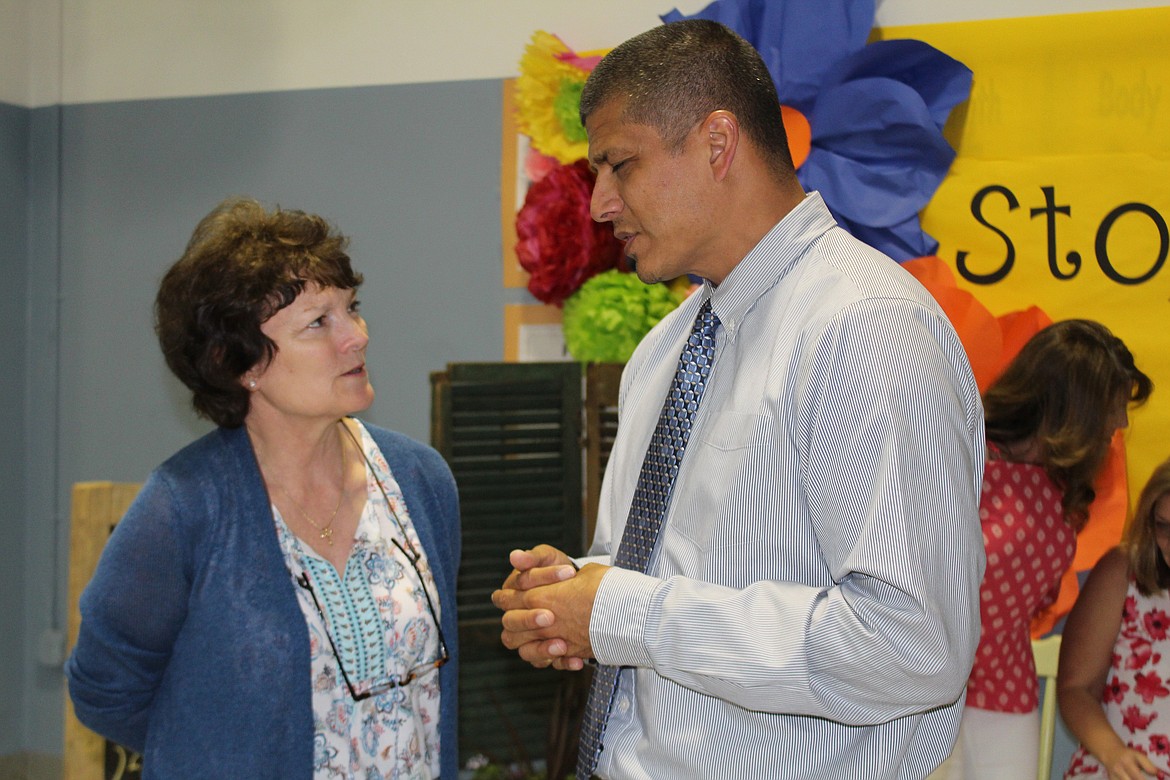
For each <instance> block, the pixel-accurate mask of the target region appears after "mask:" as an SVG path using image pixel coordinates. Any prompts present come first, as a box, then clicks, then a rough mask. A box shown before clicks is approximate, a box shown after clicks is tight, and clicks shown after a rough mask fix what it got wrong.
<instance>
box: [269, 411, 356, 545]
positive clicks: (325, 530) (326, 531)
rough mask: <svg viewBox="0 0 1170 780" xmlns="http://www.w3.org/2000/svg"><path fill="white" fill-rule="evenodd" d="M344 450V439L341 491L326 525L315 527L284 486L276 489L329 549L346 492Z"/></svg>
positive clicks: (342, 441) (343, 442) (343, 441)
mask: <svg viewBox="0 0 1170 780" xmlns="http://www.w3.org/2000/svg"><path fill="white" fill-rule="evenodd" d="M344 424H345V423H342V425H344ZM346 449H348V448H347V447H346V442H345V439H341V491H340V493H339V494H338V496H337V506H335V507H333V514H332V515H330V516H329V522H328V523H326V524H325V525H317V524H316V523H314V522H313V518H311V517H309V513H308V512H306V511H305V508H304V507H303V506H301V505H300V504H299V503H298V502H297V500H296V499H295V498H293V497H292V494H291V493H289V492H288V491H287V490H285V489H284V485H279V486H278V487H280V492H281V493H284V495H285V496H286V497H287V498H288V500H289V501H291V502H292V505H293V506H295V507H296V508H297V511H298V512H300V513H301V516H302V517H304V518H305V520H306V521H308V523H309V525H311V526H313V528H315V529H316V530H317V532H318V533H319V534H320V536H321V538H322V539H324V540H325V541H326V542H327V543H328V544H329V546H330V547H332V546H333V521H334V520H336V519H337V513H338V512H339V511H341V504H342V502H343V501H344V500H345V494H346V492H347V491H346V489H345V476H346V475H345V451H346Z"/></svg>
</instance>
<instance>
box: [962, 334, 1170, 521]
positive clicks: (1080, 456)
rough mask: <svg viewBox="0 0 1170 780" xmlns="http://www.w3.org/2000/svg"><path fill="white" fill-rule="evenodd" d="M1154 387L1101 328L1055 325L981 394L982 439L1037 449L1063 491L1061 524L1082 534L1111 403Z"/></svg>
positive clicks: (1141, 397) (1106, 440) (1136, 399)
mask: <svg viewBox="0 0 1170 780" xmlns="http://www.w3.org/2000/svg"><path fill="white" fill-rule="evenodd" d="M1153 387H1154V385H1153V382H1151V381H1150V378H1149V377H1148V376H1146V375H1145V374H1144V373H1143V372H1142V371H1141V370H1140V369H1138V368H1137V367H1136V366H1135V365H1134V361H1133V355H1132V354H1130V351H1129V349H1128V348H1127V347H1126V346H1125V344H1124V343H1123V342H1122V341H1121V339H1119V338H1117V337H1116V336H1114V335H1113V334H1112V333H1111V332H1110V331H1109V329H1108V328H1106V327H1105V326H1104V325H1102V324H1100V323H1098V322H1093V321H1091V320H1063V321H1061V322H1056V323H1053V324H1052V325H1049V326H1048V327H1047V328H1044V329H1043V330H1041V331H1040V332H1039V333H1037V334H1036V335H1035V336H1033V337H1032V338H1031V339H1030V340H1029V341H1028V343H1027V344H1025V345H1024V347H1023V349H1021V350H1020V353H1019V354H1018V355H1016V357H1015V359H1013V360H1012V362H1011V363H1010V364H1009V365H1008V367H1007V369H1006V370H1005V371H1004V372H1003V374H1002V375H1001V376H1000V377H999V378H998V379H996V380H995V381H994V382H993V383H992V385H991V387H989V388H988V389H987V391H986V392H985V393H984V395H983V407H984V414H985V417H986V425H987V439H988V440H989V441H990V442H992V443H993V444H995V445H998V446H999V447H1001V448H1006V449H1011V448H1012V446H1013V445H1019V444H1024V443H1031V444H1034V445H1035V446H1036V447H1037V448H1038V451H1039V461H1038V462H1039V464H1040V465H1041V466H1043V467H1044V470H1045V471H1046V472H1047V473H1048V477H1049V478H1050V479H1051V480H1052V481H1053V482H1054V483H1055V484H1056V485H1057V486H1058V487H1059V488H1060V489H1061V491H1062V493H1063V498H1062V503H1063V505H1064V516H1065V520H1066V521H1067V522H1068V523H1069V525H1071V526H1072V527H1073V528H1075V529H1077V530H1080V529H1081V528H1082V527H1083V526H1084V524H1085V522H1086V521H1087V520H1088V518H1089V504H1091V503H1092V502H1093V499H1094V498H1095V496H1096V494H1095V492H1094V490H1093V481H1094V480H1095V479H1096V477H1097V472H1099V471H1100V470H1101V466H1102V465H1103V464H1104V462H1105V457H1106V455H1107V454H1108V453H1109V444H1110V440H1111V437H1112V435H1113V431H1112V430H1108V427H1109V420H1110V417H1111V413H1112V412H1113V410H1114V408H1115V407H1114V404H1116V403H1117V401H1118V400H1119V399H1125V400H1126V401H1127V402H1129V403H1142V402H1144V401H1145V400H1146V399H1147V398H1149V397H1150V393H1151V392H1152V391H1153Z"/></svg>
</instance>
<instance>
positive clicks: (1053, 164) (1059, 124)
mask: <svg viewBox="0 0 1170 780" xmlns="http://www.w3.org/2000/svg"><path fill="white" fill-rule="evenodd" d="M877 36H878V37H880V38H883V39H893V38H917V39H919V40H923V41H926V42H928V43H930V44H931V45H933V46H935V47H936V48H938V49H940V50H941V51H943V52H945V53H947V54H949V55H951V56H952V57H955V58H956V59H958V60H960V61H961V62H963V63H965V64H966V65H967V66H968V67H970V68H971V69H972V71H974V74H975V77H974V85H973V87H972V92H971V99H970V101H969V102H968V103H967V104H965V105H962V106H960V107H959V108H957V109H956V110H955V112H954V114H953V116H952V118H951V121H950V123H949V124H948V126H947V137H948V138H949V139H950V141H951V143H952V144H953V145H954V146H955V148H956V149H957V151H958V158H957V159H956V161H955V163H954V166H953V167H952V169H951V172H950V174H949V176H948V177H947V179H946V180H945V181H944V182H943V184H942V186H941V187H940V189H939V191H938V193H937V194H936V196H935V197H934V199H933V200H932V201H931V203H930V205H929V207H928V208H927V209H926V210H925V211H924V212H923V214H922V221H923V227H924V229H925V230H926V231H927V232H928V233H930V234H931V235H933V236H934V237H935V238H937V239H938V240H939V242H940V246H939V256H940V257H941V258H942V260H943V261H944V262H945V263H946V264H947V265H948V266H949V267H950V268H951V269H952V270H953V271H954V272H955V277H956V280H957V283H958V285H959V286H960V287H961V288H963V289H966V290H968V291H969V292H971V293H972V294H973V295H975V296H976V297H977V298H978V299H979V300H980V301H981V302H982V303H983V304H984V305H985V306H987V308H988V309H990V310H991V312H992V313H993V314H996V315H1000V314H1004V313H1007V312H1010V311H1016V310H1020V309H1024V308H1027V307H1028V306H1032V305H1036V306H1039V307H1040V308H1041V309H1043V310H1044V311H1045V312H1047V313H1048V315H1049V316H1051V317H1052V319H1054V320H1058V319H1067V318H1070V317H1085V318H1089V319H1094V320H1098V321H1100V322H1102V323H1104V324H1105V325H1107V326H1108V327H1109V328H1110V329H1111V330H1113V332H1114V333H1116V334H1117V335H1118V336H1119V337H1120V338H1122V339H1123V340H1124V341H1125V343H1126V344H1127V345H1128V346H1129V347H1130V349H1131V350H1132V351H1133V353H1134V356H1135V359H1136V361H1137V363H1138V366H1139V367H1140V368H1141V369H1142V370H1144V371H1145V372H1146V373H1147V374H1149V375H1150V376H1151V377H1152V378H1153V380H1154V383H1155V392H1154V394H1153V396H1152V397H1151V399H1150V401H1149V403H1148V404H1147V405H1146V406H1145V407H1143V408H1141V409H1138V410H1136V411H1135V412H1133V413H1132V414H1131V429H1130V431H1129V433H1128V434H1127V442H1128V446H1127V451H1128V461H1129V469H1128V470H1129V481H1130V485H1131V494H1134V495H1136V491H1137V490H1138V489H1140V487H1141V486H1142V485H1144V484H1145V481H1146V480H1147V478H1148V477H1149V475H1150V473H1151V472H1152V471H1153V469H1154V467H1155V466H1156V465H1157V464H1158V463H1160V462H1161V461H1162V460H1164V459H1166V458H1167V457H1170V355H1168V350H1167V345H1168V344H1170V262H1168V257H1167V255H1168V253H1170V233H1168V228H1167V224H1168V222H1170V47H1167V46H1166V41H1168V40H1170V8H1153V9H1141V10H1133V11H1110V12H1102V13H1086V14H1070V15H1061V16H1044V17H1030V18H1023V19H1006V20H993V21H983V22H970V23H959V24H939V25H923V26H914V27H898V28H886V29H883V30H879V31H877Z"/></svg>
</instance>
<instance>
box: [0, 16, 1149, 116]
mask: <svg viewBox="0 0 1170 780" xmlns="http://www.w3.org/2000/svg"><path fill="white" fill-rule="evenodd" d="M676 4H677V7H678V8H679V10H681V11H683V12H684V13H693V12H695V11H697V10H699V9H700V8H702V7H704V6H705V5H706V0H676ZM1167 4H1168V3H1166V2H1157V1H1156V0H981V1H980V2H970V0H878V11H877V22H878V24H879V25H885V26H891V25H902V24H917V23H929V22H943V21H958V20H966V19H974V18H995V17H1004V16H1025V15H1039V14H1052V13H1073V12H1077V11H1093V10H1104V9H1116V8H1136V7H1143V6H1156V5H1167ZM672 7H673V5H672V4H671V2H670V0H664V1H663V2H655V1H653V0H591V1H590V2H589V3H583V2H581V0H492V1H491V2H483V1H481V0H337V2H332V3H329V4H323V3H321V2H320V1H319V0H245V2H240V0H199V1H198V2H176V1H175V0H170V1H169V2H168V1H167V0H157V1H151V0H0V101H5V102H9V103H14V104H17V105H25V106H43V105H51V104H53V103H55V102H57V101H58V99H60V100H62V101H63V102H65V103H89V102H100V101H110V100H134V99H142V98H161V97H184V96H194V95H217V94H232V93H242V92H267V91H278V90H287V89H303V88H314V87H344V86H360V85H372V84H410V83H425V82H435V81H463V80H468V79H486V78H501V77H507V76H512V75H515V73H516V63H517V61H518V60H519V57H520V53H521V52H522V51H523V48H524V45H525V43H526V42H527V41H528V39H529V37H530V36H531V34H532V32H533V31H534V30H538V29H543V30H548V31H549V32H553V33H556V34H558V35H561V36H562V37H563V38H564V39H565V41H566V43H568V44H569V45H570V46H572V47H573V48H575V49H577V50H587V49H593V48H602V47H609V46H613V45H614V44H616V43H619V42H621V41H622V40H624V39H626V38H628V37H629V36H631V35H633V34H635V33H638V32H641V31H642V30H645V29H647V28H649V27H652V26H654V25H655V24H658V23H659V19H658V15H659V14H662V13H665V12H667V11H669V10H670V9H671V8H672ZM325 9H328V10H325ZM29 41H31V43H29ZM59 44H60V47H59ZM59 48H60V50H59ZM59 72H60V73H61V76H60V77H59V75H58V74H59Z"/></svg>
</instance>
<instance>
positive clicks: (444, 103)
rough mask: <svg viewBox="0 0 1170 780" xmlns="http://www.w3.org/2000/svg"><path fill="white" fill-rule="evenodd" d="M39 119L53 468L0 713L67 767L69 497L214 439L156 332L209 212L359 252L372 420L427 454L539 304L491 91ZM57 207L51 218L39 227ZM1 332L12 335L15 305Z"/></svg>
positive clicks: (41, 368) (446, 90) (42, 379)
mask: <svg viewBox="0 0 1170 780" xmlns="http://www.w3.org/2000/svg"><path fill="white" fill-rule="evenodd" d="M18 113H19V112H18ZM26 113H27V114H28V116H30V117H31V118H32V125H33V129H32V131H31V134H32V136H33V146H34V148H35V147H36V146H37V145H38V144H40V145H41V146H42V147H45V151H46V152H48V151H49V150H48V147H50V146H55V144H56V139H57V136H58V134H59V139H60V155H59V160H60V168H59V171H58V170H56V169H55V167H54V166H53V165H52V164H51V161H44V162H43V163H42V164H37V163H36V162H35V160H34V162H33V163H32V165H31V167H32V169H33V175H32V179H33V181H32V185H31V186H32V189H33V190H34V191H33V192H30V193H29V197H30V199H31V200H33V201H35V202H36V204H38V205H36V206H34V208H33V209H32V211H33V213H34V215H36V216H39V217H46V218H45V219H33V220H32V224H31V226H30V227H29V232H30V235H31V245H32V247H33V249H32V250H31V253H30V255H31V256H30V257H29V258H28V262H27V267H28V268H29V269H30V270H32V273H31V274H30V289H31V292H30V296H29V297H30V300H33V301H41V302H43V305H42V306H38V305H37V304H35V303H34V304H33V305H32V317H31V321H30V328H31V333H30V337H29V345H30V349H31V348H33V347H35V346H36V344H37V341H38V336H39V335H40V334H42V333H43V334H45V337H47V336H48V334H50V333H51V332H53V331H55V330H56V325H55V320H56V318H58V317H59V320H60V335H59V338H57V339H56V340H55V342H56V344H57V348H56V355H55V356H54V360H53V362H51V363H49V362H39V361H40V357H39V356H33V354H32V352H34V351H35V350H31V351H30V357H29V358H27V360H25V359H23V358H21V356H19V355H14V361H15V362H14V364H15V365H19V364H20V363H21V362H22V360H24V362H25V363H26V365H27V371H28V372H29V374H30V377H31V378H30V381H29V384H30V385H34V384H35V385H37V387H35V388H33V390H32V392H30V393H29V400H30V404H31V406H32V408H33V412H34V413H33V414H32V415H31V419H30V420H29V429H30V430H36V431H37V432H38V439H37V441H36V442H31V441H30V442H29V443H28V445H27V446H26V447H25V454H26V462H28V463H41V464H45V465H44V468H45V469H46V470H48V472H49V473H42V474H39V475H38V476H37V477H36V478H34V477H33V475H31V474H30V475H29V478H28V480H27V483H28V488H27V490H28V492H29V496H28V506H29V512H28V514H29V516H28V518H27V519H25V520H24V521H23V526H24V528H26V529H28V533H29V534H30V537H31V538H30V539H29V540H28V541H27V543H26V545H25V547H26V554H25V556H24V560H23V561H17V564H18V565H17V567H16V572H15V574H8V575H5V576H6V577H12V579H13V580H14V581H16V582H17V583H19V579H20V575H21V570H23V580H24V583H25V588H26V596H25V599H24V603H25V621H24V634H25V636H24V640H25V641H24V645H25V647H24V658H23V659H20V658H13V657H12V654H13V652H14V651H15V649H16V648H15V647H14V646H13V645H12V644H10V643H7V642H5V643H0V653H2V654H3V655H0V669H9V668H15V669H20V668H23V669H24V670H25V672H26V675H25V683H24V685H25V690H24V699H25V700H24V703H23V705H24V706H23V709H22V710H20V709H18V710H17V711H16V712H15V713H14V712H13V711H12V710H13V706H12V701H11V699H9V697H8V696H4V697H0V708H2V712H3V718H4V721H3V722H5V723H7V722H9V720H11V719H13V718H17V719H21V720H22V721H23V740H22V744H21V748H22V749H25V750H30V751H34V752H41V753H49V754H57V753H59V752H60V745H61V707H62V695H61V688H60V673H59V670H58V669H57V668H55V667H49V666H46V665H44V664H41V663H38V662H37V655H38V651H39V644H40V643H41V641H42V639H43V637H44V636H45V631H46V630H47V629H49V628H51V627H59V626H60V625H61V624H63V623H64V613H65V610H64V604H65V599H66V593H65V577H66V561H67V554H68V550H67V546H68V508H69V495H68V493H69V488H70V485H72V484H73V483H74V482H77V481H80V480H95V479H111V480H125V481H140V480H142V479H143V478H144V477H145V475H146V474H147V472H148V471H149V470H150V469H151V468H152V467H153V466H155V465H156V464H157V463H158V462H160V461H161V460H162V459H163V458H165V457H166V456H167V455H168V454H170V453H171V452H173V451H174V450H176V449H177V448H179V447H180V446H182V445H183V444H184V443H186V442H187V441H189V440H191V439H192V438H194V437H195V436H197V435H199V434H200V433H201V432H203V431H205V430H208V427H209V426H208V425H207V424H206V423H205V422H201V421H199V420H197V419H196V418H195V417H194V415H193V414H192V413H191V412H190V410H189V406H188V400H187V396H186V394H185V392H184V391H183V389H182V387H181V386H180V385H179V384H178V382H177V381H175V380H173V379H172V378H171V377H170V376H169V374H168V373H167V370H166V367H165V365H164V363H163V361H162V358H161V357H160V356H159V354H158V348H157V345H156V343H155V341H154V336H153V332H152V330H151V321H150V314H151V312H150V309H151V303H152V300H153V296H154V291H155V287H156V284H157V281H158V279H159V277H160V276H161V274H162V272H163V271H164V270H165V269H166V267H167V266H168V265H169V264H170V263H171V262H173V261H174V260H175V259H176V258H177V257H178V256H179V254H180V253H181V252H182V250H183V247H184V245H185V243H186V240H187V238H188V236H189V235H190V232H191V229H192V228H193V227H194V225H195V223H196V222H197V221H198V220H199V218H200V217H202V216H203V214H205V213H206V212H207V211H208V210H210V208H211V207H212V206H213V205H215V204H216V203H217V202H218V201H220V200H221V199H223V198H224V197H226V196H229V195H233V194H248V195H253V196H255V197H257V198H259V199H260V200H262V201H264V202H266V203H269V204H280V205H283V206H287V207H290V208H301V209H304V210H307V211H314V212H317V213H320V214H322V215H324V216H327V217H328V218H330V219H332V220H333V221H335V222H336V224H337V225H338V226H339V227H340V228H341V230H342V231H343V232H345V233H346V234H348V235H350V236H352V238H353V241H352V244H351V255H352V256H353V258H354V261H355V265H356V266H357V268H358V270H360V271H362V272H363V273H364V274H365V277H366V284H365V285H364V287H363V289H362V293H361V298H362V300H363V306H364V312H365V315H366V318H367V320H368V321H369V323H370V328H371V344H370V348H369V352H368V362H369V365H370V370H371V373H372V376H373V380H374V385H375V388H376V390H377V393H378V397H377V401H376V402H375V404H374V406H373V408H372V409H371V410H370V412H369V413H368V414H366V415H365V417H366V418H367V419H370V420H372V421H373V422H376V423H378V424H381V425H385V426H388V427H392V428H395V429H398V430H401V431H403V432H405V433H407V434H409V435H412V436H414V437H415V438H418V439H422V440H424V441H425V440H426V439H427V438H428V430H429V428H428V426H429V402H430V387H429V382H428V374H429V373H430V372H431V371H434V370H438V369H442V368H443V367H444V366H445V365H446V364H447V363H448V362H452V361H463V360H499V359H501V358H502V351H503V325H502V310H503V304H504V303H506V302H522V301H526V300H531V299H530V298H528V297H527V293H526V292H523V291H516V290H513V291H505V290H503V289H502V287H501V281H500V279H501V276H500V274H501V271H500V267H501V261H500V249H499V247H500V226H499V166H500V162H499V161H500V129H499V125H500V82H499V81H495V80H484V81H467V82H449V83H442V84H428V85H407V86H388V87H362V88H349V89H331V90H313V91H297V92H276V93H265V94H252V95H234V96H222V97H204V98H190V99H187V98H184V99H170V100H150V101H134V102H122V103H98V104H88V105H70V106H65V107H64V108H61V109H44V110H40V109H38V110H36V111H31V112H26ZM55 118H58V119H57V121H54V119H55ZM38 119H39V120H43V121H38ZM17 122H18V123H19V119H18V120H17ZM58 125H59V126H58ZM14 159H15V158H14ZM58 180H59V182H60V184H59V186H57V184H56V182H57V181H58ZM42 191H43V192H42ZM38 193H41V194H40V195H39V196H38ZM54 195H55V196H56V199H54ZM16 202H19V201H16ZM55 209H59V212H58V213H59V217H58V218H57V219H56V220H53V219H48V218H47V217H49V216H50V215H54V210H55ZM54 224H55V225H56V226H57V227H56V228H55V226H54ZM11 229H12V230H13V231H18V230H19V229H20V226H19V225H15V226H13V227H12V228H11ZM56 229H59V237H58V234H57V233H56V232H55V230H56ZM58 243H59V252H58V251H57V246H58ZM57 255H59V274H58V273H57V272H55V271H54V270H53V267H54V265H55V264H56V263H57ZM16 264H17V265H20V263H19V262H17V263H16ZM42 268H43V269H47V270H46V272H45V273H43V274H42V273H41V272H40V269H42ZM58 276H59V279H60V282H59V283H58V281H57V279H58ZM55 301H59V308H57V309H56V310H54V309H55V303H54V302H55ZM3 316H4V318H5V319H4V323H5V324H7V322H8V319H9V316H10V315H9V314H8V309H7V308H5V309H4V310H3ZM20 342H21V340H20V339H17V346H16V348H19V345H20ZM3 348H8V347H7V345H4V347H3ZM5 364H6V365H7V364H8V361H7V353H5ZM3 387H4V388H5V389H4V392H5V396H4V400H5V401H7V399H8V395H7V393H8V390H7V386H3ZM16 392H19V391H18V390H17V391H16ZM3 407H4V409H5V411H4V413H5V414H6V415H7V414H11V411H10V409H9V407H10V404H8V403H4V404H3ZM5 419H6V420H7V418H5ZM18 422H19V419H18V417H17V416H14V419H13V420H12V421H11V423H10V425H9V426H5V427H6V428H7V429H11V428H12V427H13V426H15V425H17V424H18ZM42 427H43V428H44V429H45V430H47V431H49V432H50V433H51V438H49V439H48V440H44V439H42V438H41V436H40V432H41V430H42ZM54 463H55V464H57V466H56V468H55V469H53V466H52V464H54ZM3 478H5V479H8V478H9V475H7V474H6V475H4V476H3ZM19 487H20V484H19V480H17V482H16V484H14V486H13V489H14V490H18V489H19ZM3 511H5V510H4V509H3V508H2V507H0V512H3ZM2 522H4V523H6V524H9V523H11V524H12V525H14V526H16V527H17V529H18V530H19V527H20V526H21V525H22V522H21V519H20V518H12V519H11V520H9V519H8V518H4V519H3V521H2ZM0 554H4V553H0ZM5 571H6V572H8V571H12V567H8V566H5ZM4 620H9V617H8V614H7V612H5V618H4ZM5 688H6V690H7V680H6V685H5ZM17 706H19V705H17ZM5 731H7V730H5Z"/></svg>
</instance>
